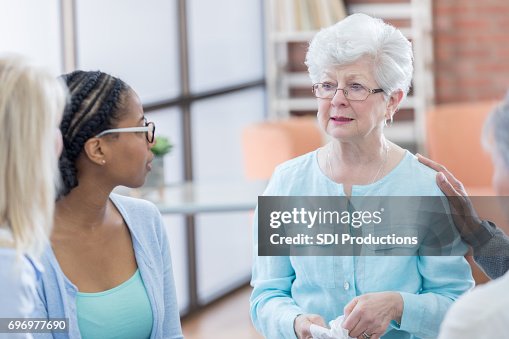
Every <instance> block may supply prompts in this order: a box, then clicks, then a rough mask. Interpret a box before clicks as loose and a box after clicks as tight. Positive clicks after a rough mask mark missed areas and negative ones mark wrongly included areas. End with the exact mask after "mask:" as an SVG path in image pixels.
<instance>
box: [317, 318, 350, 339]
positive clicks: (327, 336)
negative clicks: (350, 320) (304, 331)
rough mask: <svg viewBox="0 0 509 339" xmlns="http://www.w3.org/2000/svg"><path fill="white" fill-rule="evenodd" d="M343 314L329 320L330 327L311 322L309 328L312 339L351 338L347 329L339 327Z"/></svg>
mask: <svg viewBox="0 0 509 339" xmlns="http://www.w3.org/2000/svg"><path fill="white" fill-rule="evenodd" d="M344 318H345V316H343V315H341V316H339V317H337V318H336V319H334V320H331V321H330V322H329V326H330V329H328V328H325V327H322V326H318V325H315V324H312V325H311V327H310V328H309V331H310V332H311V335H312V336H313V339H353V338H351V337H349V336H348V331H347V330H345V329H344V328H343V327H341V324H342V323H343V320H344Z"/></svg>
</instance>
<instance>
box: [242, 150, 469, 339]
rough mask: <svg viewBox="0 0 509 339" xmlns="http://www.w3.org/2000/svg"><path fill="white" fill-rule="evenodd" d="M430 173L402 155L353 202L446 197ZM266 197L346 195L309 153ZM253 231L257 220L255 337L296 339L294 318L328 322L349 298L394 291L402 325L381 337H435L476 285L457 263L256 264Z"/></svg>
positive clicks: (282, 260) (358, 190)
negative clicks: (308, 315) (365, 198)
mask: <svg viewBox="0 0 509 339" xmlns="http://www.w3.org/2000/svg"><path fill="white" fill-rule="evenodd" d="M435 174H436V172H434V171H433V170H431V169H429V168H428V167H426V166H424V165H422V164H420V163H419V162H418V161H417V159H416V158H415V157H414V156H413V155H412V154H411V153H410V152H407V153H406V154H405V156H404V158H403V160H402V161H401V162H400V163H399V164H398V165H397V167H396V168H394V169H393V170H392V171H391V172H390V173H389V174H388V175H386V176H385V177H384V178H382V179H380V180H379V181H377V182H375V183H373V184H370V185H365V186H358V185H354V186H353V187H352V195H353V196H439V195H443V194H442V192H441V191H440V189H439V188H438V186H437V185H436V183H435ZM264 195H268V196H344V195H345V194H344V190H343V185H342V184H338V183H335V182H333V181H332V180H330V179H329V178H328V177H327V176H325V175H324V174H323V173H322V171H321V170H320V168H319V166H318V159H317V151H314V152H311V153H308V154H305V155H303V156H301V157H298V158H296V159H293V160H290V161H288V162H286V163H284V164H282V165H280V166H278V168H277V169H276V170H275V172H274V175H273V177H272V179H271V180H270V183H269V185H268V187H267V189H266V191H265V193H264ZM257 226H258V221H257V213H255V217H254V227H253V228H254V239H255V242H254V266H253V276H252V281H251V285H252V286H253V287H254V289H253V292H252V295H251V300H250V312H251V318H252V321H253V323H254V325H255V327H256V328H257V330H258V331H259V332H261V333H262V334H263V335H264V336H265V337H267V338H269V339H276V338H277V339H280V338H296V336H295V332H294V329H293V322H294V319H295V317H296V316H297V315H298V314H302V313H315V314H320V315H321V316H322V317H323V318H324V319H325V321H326V322H329V321H330V320H333V319H335V318H336V317H338V316H340V315H342V314H343V308H344V306H345V305H346V304H347V303H348V302H350V301H351V300H352V299H353V298H354V297H356V296H359V295H363V294H365V293H370V292H381V291H399V292H400V294H401V296H402V298H403V302H404V310H403V316H402V320H401V324H400V326H398V325H397V324H396V323H395V322H392V323H391V325H390V326H389V328H388V331H387V332H386V334H385V335H384V337H383V338H390V339H395V338H436V337H437V336H438V331H439V327H440V324H441V322H442V320H443V318H444V315H445V313H446V311H447V309H448V308H449V306H450V305H451V304H452V303H453V301H454V300H455V299H456V298H457V297H458V296H459V295H461V294H463V293H464V292H465V291H467V290H469V289H470V288H472V286H473V278H472V274H471V270H470V267H469V265H468V263H467V261H466V260H465V258H463V257H462V256H440V257H438V256H435V257H433V256H392V257H375V256H355V257H347V256H342V257H340V256H337V257H332V256H328V257H327V256H321V257H314V256H307V257H304V256H300V257H274V256H272V257H269V256H267V257H259V256H257V251H258V245H257ZM460 246H464V245H462V244H460Z"/></svg>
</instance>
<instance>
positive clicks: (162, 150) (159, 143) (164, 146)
mask: <svg viewBox="0 0 509 339" xmlns="http://www.w3.org/2000/svg"><path fill="white" fill-rule="evenodd" d="M172 148H173V145H172V144H171V142H170V140H169V139H168V138H166V137H162V136H156V144H155V145H154V146H153V147H152V148H151V151H152V153H154V155H155V156H156V157H162V156H163V155H165V154H167V153H169V152H170V151H171V149H172Z"/></svg>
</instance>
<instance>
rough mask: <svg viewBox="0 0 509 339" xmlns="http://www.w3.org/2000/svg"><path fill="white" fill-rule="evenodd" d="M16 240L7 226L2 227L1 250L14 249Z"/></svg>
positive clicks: (0, 229) (0, 236) (0, 233)
mask: <svg viewBox="0 0 509 339" xmlns="http://www.w3.org/2000/svg"><path fill="white" fill-rule="evenodd" d="M14 247H15V246H14V238H13V236H12V232H11V231H10V230H9V229H8V228H7V226H3V225H0V248H14Z"/></svg>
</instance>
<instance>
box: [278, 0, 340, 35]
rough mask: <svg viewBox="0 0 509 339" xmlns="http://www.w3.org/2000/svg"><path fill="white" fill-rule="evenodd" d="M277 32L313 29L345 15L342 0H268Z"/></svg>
mask: <svg viewBox="0 0 509 339" xmlns="http://www.w3.org/2000/svg"><path fill="white" fill-rule="evenodd" d="M269 2H270V9H271V11H272V14H273V15H272V17H273V19H274V21H275V22H274V24H273V27H274V29H275V30H276V31H279V32H289V33H290V32H299V31H315V30H319V29H320V28H324V27H328V26H330V25H333V24H334V23H336V22H338V21H339V20H341V19H343V18H344V17H345V16H346V10H345V5H344V3H343V0H269Z"/></svg>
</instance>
